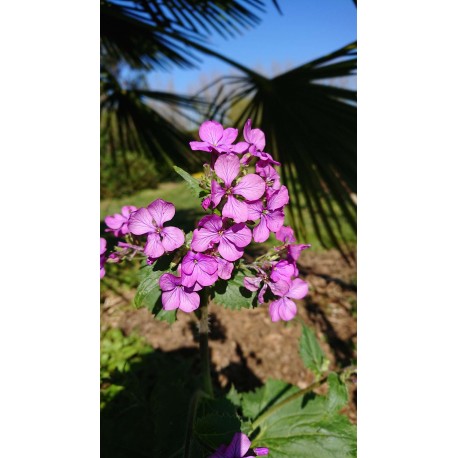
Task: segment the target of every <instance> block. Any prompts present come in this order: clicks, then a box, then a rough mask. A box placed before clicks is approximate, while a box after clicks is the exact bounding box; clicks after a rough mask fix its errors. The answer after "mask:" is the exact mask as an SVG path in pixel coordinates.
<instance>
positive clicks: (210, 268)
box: [181, 251, 218, 290]
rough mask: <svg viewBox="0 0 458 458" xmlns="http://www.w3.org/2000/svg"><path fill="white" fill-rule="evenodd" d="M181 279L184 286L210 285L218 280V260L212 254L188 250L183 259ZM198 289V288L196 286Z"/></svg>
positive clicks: (200, 286) (200, 287)
mask: <svg viewBox="0 0 458 458" xmlns="http://www.w3.org/2000/svg"><path fill="white" fill-rule="evenodd" d="M181 279H182V284H183V285H184V286H188V287H193V286H194V285H196V283H197V285H198V287H199V290H200V289H202V287H203V286H210V285H213V283H215V282H216V280H218V262H217V261H216V259H215V258H213V257H212V256H207V255H206V254H202V253H194V252H192V251H188V253H187V254H186V256H185V257H184V258H183V260H182V261H181ZM195 289H196V290H197V288H195Z"/></svg>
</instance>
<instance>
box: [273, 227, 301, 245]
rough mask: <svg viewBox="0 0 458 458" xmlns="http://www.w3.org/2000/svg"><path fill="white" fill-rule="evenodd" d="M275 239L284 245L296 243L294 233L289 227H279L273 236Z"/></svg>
mask: <svg viewBox="0 0 458 458" xmlns="http://www.w3.org/2000/svg"><path fill="white" fill-rule="evenodd" d="M275 237H276V238H277V240H279V241H280V242H285V243H292V242H295V241H296V237H294V231H293V230H292V229H291V228H290V227H289V226H283V227H281V228H280V229H279V230H278V231H277V233H276V234H275Z"/></svg>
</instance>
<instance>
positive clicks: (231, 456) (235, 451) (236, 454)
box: [209, 433, 269, 458]
mask: <svg viewBox="0 0 458 458" xmlns="http://www.w3.org/2000/svg"><path fill="white" fill-rule="evenodd" d="M250 445H251V441H250V439H249V438H248V436H247V435H246V434H243V433H235V434H234V437H233V438H232V441H231V443H230V444H229V445H221V446H220V447H218V450H216V452H215V453H213V455H211V456H209V458H244V457H248V456H253V455H251V454H250V455H247V453H248V451H249V450H250ZM251 453H252V452H251ZM254 453H255V455H256V456H266V455H267V454H268V453H269V449H268V448H266V447H259V448H255V449H254Z"/></svg>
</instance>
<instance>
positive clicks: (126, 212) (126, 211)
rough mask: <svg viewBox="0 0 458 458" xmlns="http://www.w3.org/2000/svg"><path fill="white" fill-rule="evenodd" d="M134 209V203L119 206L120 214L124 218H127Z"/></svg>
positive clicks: (135, 209) (135, 208)
mask: <svg viewBox="0 0 458 458" xmlns="http://www.w3.org/2000/svg"><path fill="white" fill-rule="evenodd" d="M135 211H137V207H135V206H134V205H125V206H124V207H122V208H121V214H122V216H125V217H126V219H128V218H129V216H130V214H131V213H132V212H135Z"/></svg>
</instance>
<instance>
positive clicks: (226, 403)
mask: <svg viewBox="0 0 458 458" xmlns="http://www.w3.org/2000/svg"><path fill="white" fill-rule="evenodd" d="M240 426H241V421H240V418H239V417H238V415H237V411H236V406H235V405H234V404H233V403H232V402H231V401H230V400H229V399H227V398H220V399H208V398H206V399H202V401H201V403H200V406H199V411H198V416H197V420H196V423H195V426H194V434H195V435H196V437H197V438H198V440H199V441H201V442H203V443H204V444H206V445H207V446H209V447H211V448H215V449H216V448H218V447H219V446H220V445H221V444H223V443H229V442H230V441H231V439H232V437H233V436H234V434H235V433H236V432H238V431H240Z"/></svg>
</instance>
